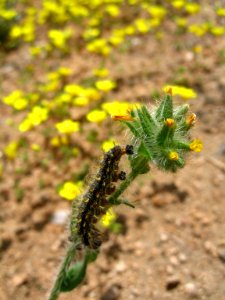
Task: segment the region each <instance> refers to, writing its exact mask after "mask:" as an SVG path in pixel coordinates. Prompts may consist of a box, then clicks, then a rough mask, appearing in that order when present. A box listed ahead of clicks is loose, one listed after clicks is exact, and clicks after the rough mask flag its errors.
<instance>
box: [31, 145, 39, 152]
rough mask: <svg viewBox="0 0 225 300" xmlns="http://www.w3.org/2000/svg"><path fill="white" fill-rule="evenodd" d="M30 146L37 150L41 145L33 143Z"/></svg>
mask: <svg viewBox="0 0 225 300" xmlns="http://www.w3.org/2000/svg"><path fill="white" fill-rule="evenodd" d="M30 148H31V149H32V150H33V151H35V152H38V151H40V150H41V146H40V145H38V144H35V143H33V144H31V145H30Z"/></svg>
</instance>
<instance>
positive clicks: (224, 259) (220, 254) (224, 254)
mask: <svg viewBox="0 0 225 300" xmlns="http://www.w3.org/2000/svg"><path fill="white" fill-rule="evenodd" d="M218 257H219V259H220V260H221V261H222V262H224V263H225V250H220V251H219V252H218Z"/></svg>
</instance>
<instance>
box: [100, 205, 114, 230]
mask: <svg viewBox="0 0 225 300" xmlns="http://www.w3.org/2000/svg"><path fill="white" fill-rule="evenodd" d="M115 221H116V214H115V212H114V211H113V209H112V208H109V209H108V210H107V212H106V214H105V215H104V216H103V217H102V218H101V220H100V222H101V224H102V226H104V227H106V228H108V227H109V226H110V225H112V224H113V223H114V222H115Z"/></svg>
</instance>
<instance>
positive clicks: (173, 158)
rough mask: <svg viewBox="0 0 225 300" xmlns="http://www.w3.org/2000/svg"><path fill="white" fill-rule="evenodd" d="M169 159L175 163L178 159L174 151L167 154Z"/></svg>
mask: <svg viewBox="0 0 225 300" xmlns="http://www.w3.org/2000/svg"><path fill="white" fill-rule="evenodd" d="M169 159H170V160H173V161H177V160H178V159H179V155H178V153H177V152H176V151H171V152H170V153H169Z"/></svg>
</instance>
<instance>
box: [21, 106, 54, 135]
mask: <svg viewBox="0 0 225 300" xmlns="http://www.w3.org/2000/svg"><path fill="white" fill-rule="evenodd" d="M48 113H49V111H48V109H47V108H45V107H41V106H34V107H33V108H32V110H31V111H30V112H29V113H28V115H27V117H26V118H25V119H24V120H23V121H22V122H21V123H20V125H19V130H20V131H21V132H25V131H28V130H30V129H32V128H33V127H35V126H38V125H40V124H41V123H43V122H44V121H46V120H47V119H48Z"/></svg>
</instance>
